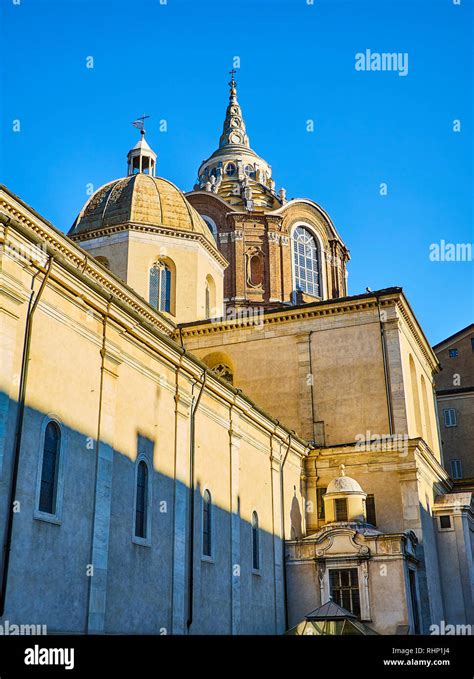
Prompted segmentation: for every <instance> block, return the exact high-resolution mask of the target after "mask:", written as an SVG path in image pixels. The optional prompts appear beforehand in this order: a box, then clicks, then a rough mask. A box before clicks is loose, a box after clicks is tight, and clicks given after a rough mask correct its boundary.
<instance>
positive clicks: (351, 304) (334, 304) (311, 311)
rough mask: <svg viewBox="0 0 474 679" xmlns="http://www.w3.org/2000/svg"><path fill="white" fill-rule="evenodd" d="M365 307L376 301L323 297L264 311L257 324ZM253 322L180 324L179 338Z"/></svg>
mask: <svg viewBox="0 0 474 679" xmlns="http://www.w3.org/2000/svg"><path fill="white" fill-rule="evenodd" d="M396 299H397V293H396V294H395V295H389V296H388V297H387V298H386V299H381V300H380V306H381V307H384V306H390V305H392V304H393V303H394V301H396ZM368 309H377V301H376V299H375V298H373V297H371V298H368V299H360V298H359V297H357V298H353V299H352V300H351V298H345V299H344V301H343V302H341V301H338V300H325V301H323V302H315V303H314V304H313V303H309V304H307V305H303V306H299V307H290V306H288V307H285V308H282V309H279V310H270V311H267V312H266V313H265V314H264V315H263V318H262V317H261V316H259V318H258V326H259V327H260V326H262V325H264V326H269V325H275V324H282V323H291V322H293V321H301V320H309V319H312V318H320V317H322V316H335V315H340V314H346V313H352V312H359V311H364V310H368ZM254 325H255V320H254V319H253V318H252V316H250V317H247V318H245V317H243V318H237V319H227V320H226V319H222V321H220V320H217V321H215V322H213V323H206V322H204V323H203V322H198V323H194V324H193V323H189V324H182V325H180V326H179V327H180V332H181V334H182V335H183V337H197V336H203V335H210V334H214V333H220V332H227V331H232V330H235V329H237V328H246V327H251V326H254Z"/></svg>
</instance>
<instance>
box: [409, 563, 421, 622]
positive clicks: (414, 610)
mask: <svg viewBox="0 0 474 679" xmlns="http://www.w3.org/2000/svg"><path fill="white" fill-rule="evenodd" d="M408 577H409V580H410V598H411V608H412V613H413V624H414V628H415V629H414V633H415V634H419V633H420V619H419V616H418V599H417V596H416V581H415V578H416V574H415V571H414V570H412V569H411V568H410V570H409V571H408Z"/></svg>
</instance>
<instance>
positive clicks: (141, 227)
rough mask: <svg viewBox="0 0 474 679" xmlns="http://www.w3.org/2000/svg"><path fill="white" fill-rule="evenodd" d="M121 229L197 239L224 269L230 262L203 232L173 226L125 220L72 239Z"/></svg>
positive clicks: (95, 235) (82, 238)
mask: <svg viewBox="0 0 474 679" xmlns="http://www.w3.org/2000/svg"><path fill="white" fill-rule="evenodd" d="M121 231H140V232H142V233H154V234H156V235H164V236H173V237H174V238H182V239H184V240H193V241H197V242H199V243H200V244H201V245H203V246H204V248H205V249H206V250H207V251H208V252H209V253H210V254H211V255H212V256H213V257H214V259H216V260H217V261H218V262H219V264H220V265H221V266H222V267H224V269H225V268H227V267H228V266H229V262H228V261H227V260H226V259H225V257H224V256H223V255H222V254H221V253H220V252H219V250H218V249H217V248H216V247H214V246H213V245H212V243H210V241H208V239H207V238H205V237H204V236H203V235H202V234H201V233H196V232H194V231H185V230H182V229H175V228H173V227H166V226H153V225H151V224H139V223H137V222H124V223H123V224H119V225H116V226H106V227H102V228H100V229H95V230H93V231H86V232H85V233H78V234H75V235H71V240H73V241H74V242H80V241H84V240H93V239H94V238H102V237H103V236H110V235H111V234H114V233H119V232H121Z"/></svg>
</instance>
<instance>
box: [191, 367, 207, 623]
mask: <svg viewBox="0 0 474 679" xmlns="http://www.w3.org/2000/svg"><path fill="white" fill-rule="evenodd" d="M206 375H207V372H206V371H205V370H204V372H203V374H202V384H201V388H200V390H199V394H198V397H197V399H196V401H194V398H193V403H192V404H191V432H190V446H189V496H190V504H189V528H188V530H189V553H188V578H189V582H188V619H187V621H186V626H187V628H188V634H189V630H190V628H191V625H192V624H193V599H194V596H193V595H194V503H195V499H194V485H195V484H194V457H195V435H196V411H197V409H198V407H199V402H200V400H201V396H202V392H203V391H204V387H205V385H206ZM195 384H196V383H195ZM193 386H194V385H193Z"/></svg>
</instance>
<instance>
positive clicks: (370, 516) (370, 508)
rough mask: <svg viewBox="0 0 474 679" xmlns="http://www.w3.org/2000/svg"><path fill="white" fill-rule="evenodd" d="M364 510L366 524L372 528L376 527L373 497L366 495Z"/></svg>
mask: <svg viewBox="0 0 474 679" xmlns="http://www.w3.org/2000/svg"><path fill="white" fill-rule="evenodd" d="M365 509H366V512H367V523H370V524H371V525H372V526H376V525H377V517H376V515H375V497H374V496H373V495H367V498H366V500H365Z"/></svg>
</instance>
